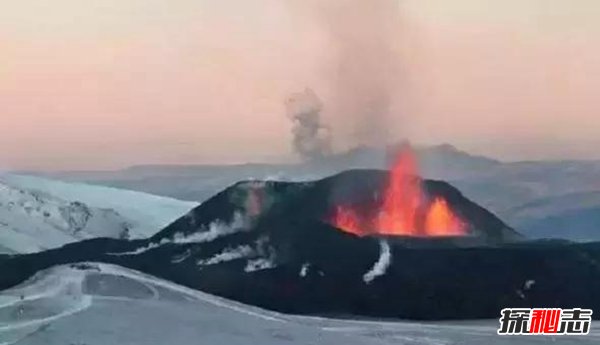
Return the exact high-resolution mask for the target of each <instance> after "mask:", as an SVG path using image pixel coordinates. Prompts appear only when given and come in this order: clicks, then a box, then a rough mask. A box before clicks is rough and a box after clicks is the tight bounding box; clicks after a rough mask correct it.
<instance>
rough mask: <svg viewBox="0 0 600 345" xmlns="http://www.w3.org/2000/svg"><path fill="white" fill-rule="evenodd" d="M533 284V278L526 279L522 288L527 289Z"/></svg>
mask: <svg viewBox="0 0 600 345" xmlns="http://www.w3.org/2000/svg"><path fill="white" fill-rule="evenodd" d="M534 285H535V280H533V279H530V280H527V281H526V282H525V284H523V290H525V291H527V290H529V289H531V288H532V287H533V286H534Z"/></svg>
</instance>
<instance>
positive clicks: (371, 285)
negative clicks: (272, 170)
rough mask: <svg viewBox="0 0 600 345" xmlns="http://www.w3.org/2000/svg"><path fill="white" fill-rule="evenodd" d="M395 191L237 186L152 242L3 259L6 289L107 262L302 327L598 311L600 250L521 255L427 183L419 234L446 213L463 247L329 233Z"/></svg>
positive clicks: (339, 182)
mask: <svg viewBox="0 0 600 345" xmlns="http://www.w3.org/2000/svg"><path fill="white" fill-rule="evenodd" d="M389 185H390V174H389V172H386V171H375V170H353V171H347V172H344V173H341V174H338V175H335V176H332V177H329V178H326V179H323V180H319V181H314V182H305V183H286V182H272V181H246V182H240V183H237V184H235V185H233V186H231V187H229V188H227V189H225V190H223V191H222V192H220V193H218V194H217V195H215V196H214V197H212V198H211V199H209V200H208V201H206V202H204V203H203V204H201V205H200V206H198V207H197V208H195V209H194V210H192V211H191V212H190V213H189V214H187V215H186V216H184V217H182V218H180V219H178V220H177V221H175V222H174V223H173V224H171V225H169V226H168V227H166V228H165V229H164V230H162V231H160V232H159V233H158V234H156V235H155V236H153V237H151V238H149V239H145V240H116V239H94V240H87V241H82V242H78V243H74V244H69V245H66V246H64V247H62V248H59V249H54V250H49V251H45V252H41V253H36V254H30V255H17V256H5V257H1V256H0V272H2V274H1V275H0V289H4V288H8V287H11V286H14V285H16V284H18V283H20V282H22V281H24V280H25V279H27V278H28V277H30V276H31V275H33V274H35V273H36V272H38V271H39V270H42V269H46V268H48V267H52V266H55V265H62V264H74V263H78V262H104V263H109V264H117V265H120V266H124V267H128V268H132V269H135V270H138V271H141V272H144V273H147V274H152V275H155V276H158V277H161V278H164V279H168V280H171V281H173V282H176V283H178V284H182V285H186V286H189V287H192V288H195V289H198V290H201V291H204V292H208V293H211V294H215V295H218V296H222V297H226V298H229V299H233V300H236V301H240V302H243V303H246V304H251V305H256V306H260V307H263V308H267V309H272V310H277V311H281V312H287V313H297V314H311V315H336V316H352V317H355V316H369V317H393V318H407V319H467V318H491V317H497V315H498V313H499V311H500V310H501V309H503V308H506V307H536V306H537V307H564V308H572V307H584V308H592V309H596V308H600V299H599V298H598V297H597V293H596V291H598V290H599V289H600V271H599V270H598V269H597V262H600V244H595V243H590V244H581V245H579V244H571V243H568V242H545V241H544V242H529V241H525V240H524V239H523V237H522V236H520V235H519V234H518V233H517V232H515V231H514V230H513V229H512V228H510V227H509V226H507V225H506V224H504V223H503V222H502V221H501V220H500V219H498V218H497V217H496V216H494V215H493V214H492V213H490V212H488V211H486V210H485V209H483V208H482V207H480V206H478V205H477V204H475V203H473V202H471V201H470V200H468V199H467V198H465V197H464V196H463V195H462V194H461V193H460V192H459V191H458V190H456V189H455V188H453V187H452V186H450V185H449V184H447V183H445V182H442V181H430V180H423V181H420V187H419V188H420V189H419V191H420V193H421V194H420V196H421V197H422V198H423V200H431V202H426V203H424V204H422V205H420V206H419V209H424V210H426V211H425V212H423V214H424V215H425V216H424V219H425V220H424V221H425V222H426V221H427V216H426V215H427V214H428V213H431V212H434V213H438V212H440V213H442V214H444V213H446V214H447V212H448V211H446V210H449V212H450V213H451V214H452V217H455V218H456V219H459V220H460V222H461V229H464V231H463V232H461V233H460V234H458V235H456V236H455V235H449V234H448V233H447V232H444V235H443V236H435V235H433V234H432V235H431V236H415V235H413V234H408V235H406V234H395V233H389V232H386V231H383V232H380V231H371V232H368V233H360V234H356V233H353V232H352V231H348V230H347V229H342V228H340V227H338V226H337V225H336V224H332V221H331V220H332V218H331V216H332V212H334V210H335V209H336V207H338V206H340V205H346V207H348V206H347V205H350V206H351V207H350V209H352V210H353V211H354V210H356V212H357V214H359V219H361V221H363V220H362V219H367V220H368V219H378V218H377V215H378V214H380V212H381V209H382V208H381V206H382V205H384V204H385V202H382V200H385V198H382V197H381V195H382V194H384V193H385V191H386V190H387V189H388V188H389ZM436 200H442V201H440V202H443V203H445V204H446V205H442V206H440V205H437V206H436ZM438 207H439V209H437V208H438ZM440 209H441V210H442V211H439V210H440ZM419 212H422V211H419ZM363 217H364V218H363ZM444 217H446V216H444ZM444 217H442V219H443V218H444ZM418 222H421V220H419V221H417V222H416V223H418ZM441 224H442V225H444V224H448V223H447V222H445V221H443V222H441ZM361 229H363V228H361ZM367 229H368V228H367ZM446 230H447V229H446ZM428 235H429V234H428ZM565 282H569V284H566V283H565Z"/></svg>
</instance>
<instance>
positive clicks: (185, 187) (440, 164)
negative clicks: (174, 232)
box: [56, 144, 600, 240]
mask: <svg viewBox="0 0 600 345" xmlns="http://www.w3.org/2000/svg"><path fill="white" fill-rule="evenodd" d="M416 153H417V156H418V157H419V161H420V165H421V172H422V174H423V176H425V177H427V178H433V179H441V180H445V181H449V182H451V183H452V185H454V186H456V187H457V188H458V189H459V190H461V191H462V192H463V193H464V194H465V195H466V196H467V197H469V198H470V199H472V200H474V201H476V202H477V203H479V204H481V205H482V206H484V207H486V208H487V209H489V210H490V211H492V212H494V213H495V214H497V215H499V216H500V217H501V218H502V219H504V220H505V221H506V222H507V223H508V224H510V225H511V226H513V227H516V228H518V229H519V230H520V231H521V232H522V233H524V234H526V235H531V236H532V237H538V235H539V234H540V233H543V234H544V236H551V237H562V238H566V239H572V240H580V239H582V238H586V239H588V240H600V224H599V223H598V221H597V220H596V218H595V217H593V216H591V213H590V212H583V213H582V214H581V216H582V217H583V218H582V219H579V221H578V222H577V225H574V226H576V227H577V229H579V228H581V227H585V230H583V228H581V229H582V230H581V231H579V230H577V229H574V231H573V232H571V231H569V229H565V228H564V227H565V224H567V223H565V222H561V221H549V220H550V219H552V220H557V219H558V218H556V217H557V216H558V217H560V213H561V212H562V211H561V210H560V209H556V212H558V214H544V213H543V212H536V214H537V215H536V216H535V217H528V219H527V220H526V221H525V220H524V219H523V218H522V217H521V216H520V215H519V214H517V213H516V212H515V210H518V209H519V208H522V207H527V205H529V204H531V203H532V202H537V201H540V202H548V203H554V201H553V200H555V199H556V200H560V199H561V198H563V197H566V196H568V195H575V194H580V195H584V194H586V193H594V192H598V191H600V161H578V160H564V161H523V162H501V161H498V160H494V159H491V158H487V157H483V156H477V155H472V154H469V153H467V152H464V151H461V150H460V149H457V148H455V147H454V146H451V145H447V144H446V145H438V146H432V147H417V148H416ZM386 161H387V157H386V150H385V149H380V148H379V149H378V148H374V147H368V146H362V147H357V148H355V149H352V150H349V151H347V152H341V153H337V154H334V155H331V156H328V157H325V158H323V159H319V160H314V161H311V162H305V163H299V164H240V165H230V166H219V165H194V166H185V165H177V166H156V165H154V166H152V165H149V166H137V167H131V168H129V169H125V170H120V171H113V172H63V173H57V174H56V176H58V177H59V178H63V179H67V180H74V181H86V182H90V183H95V184H101V185H107V186H112V187H117V188H125V189H132V190H138V191H143V192H147V193H152V194H157V195H163V196H168V197H174V198H178V199H182V200H192V201H204V200H207V199H208V198H210V197H211V196H212V195H214V194H215V193H217V192H218V191H220V190H222V189H223V188H225V187H227V186H230V185H232V184H233V183H235V182H237V181H240V180H245V179H263V180H281V181H307V180H315V179H319V178H323V177H326V176H330V175H333V174H335V173H338V172H340V171H343V170H346V169H351V168H369V169H372V168H374V169H382V168H385V167H386ZM584 198H585V197H584ZM572 206H574V207H579V203H578V202H577V201H574V202H572V203H571V205H570V206H569V207H572ZM594 207H600V201H599V202H598V203H596V202H594V203H593V204H590V203H588V202H586V204H585V206H584V205H581V209H582V210H583V209H589V208H594ZM569 210H570V211H573V212H576V211H577V210H572V209H569ZM569 217H570V216H569ZM569 217H567V218H569ZM535 224H543V226H544V227H545V228H546V229H545V230H544V231H543V232H540V231H538V230H536V228H537V225H535ZM540 226H541V225H540ZM595 229H599V230H595ZM529 232H531V234H529ZM583 232H585V234H583ZM575 233H579V234H583V235H584V236H583V237H582V236H579V235H577V236H576V237H573V235H574V234H575Z"/></svg>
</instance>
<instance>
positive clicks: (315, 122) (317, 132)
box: [286, 89, 331, 159]
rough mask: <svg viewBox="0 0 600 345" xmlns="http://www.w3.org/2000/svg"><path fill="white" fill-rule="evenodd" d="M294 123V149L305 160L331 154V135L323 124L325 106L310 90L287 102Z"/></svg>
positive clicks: (296, 95)
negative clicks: (322, 117)
mask: <svg viewBox="0 0 600 345" xmlns="http://www.w3.org/2000/svg"><path fill="white" fill-rule="evenodd" d="M286 108H287V115H288V117H289V118H290V119H291V120H292V122H293V124H294V125H293V128H292V134H293V142H292V145H293V148H294V151H296V153H297V154H298V155H300V157H302V158H303V159H315V158H319V157H323V156H325V155H327V154H329V153H330V152H331V133H330V130H329V128H328V127H327V126H325V125H323V124H322V123H321V111H322V109H323V105H322V103H321V100H320V99H319V98H318V97H317V95H316V94H315V93H314V92H313V91H312V90H310V89H306V90H305V91H304V92H301V93H297V94H294V95H292V96H291V97H290V98H289V99H288V100H287V102H286Z"/></svg>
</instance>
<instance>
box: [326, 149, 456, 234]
mask: <svg viewBox="0 0 600 345" xmlns="http://www.w3.org/2000/svg"><path fill="white" fill-rule="evenodd" d="M331 223H332V224H333V225H334V226H336V227H337V228H339V229H341V230H344V231H346V232H350V233H353V234H355V235H359V236H365V235H369V234H379V235H391V236H411V237H445V236H462V235H465V234H466V225H465V223H464V222H463V221H462V220H461V219H460V218H459V217H458V216H457V215H456V214H455V213H454V212H453V211H452V210H451V208H450V206H449V204H448V202H447V201H446V200H445V199H444V198H442V197H436V198H435V199H434V200H433V201H429V200H427V199H426V198H425V196H424V193H423V189H422V181H421V179H420V178H419V176H418V167H417V162H416V159H415V157H414V154H413V152H412V150H411V149H410V147H406V148H404V149H403V150H401V152H400V153H399V154H398V156H397V159H396V161H395V163H394V165H393V166H392V169H391V171H390V174H389V180H388V184H387V186H386V188H385V191H384V194H383V198H382V201H381V205H380V209H379V212H378V213H377V215H376V216H374V217H370V219H364V218H363V217H361V213H360V212H357V210H356V209H355V207H352V206H337V207H336V208H335V210H334V214H333V217H332V221H331Z"/></svg>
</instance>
